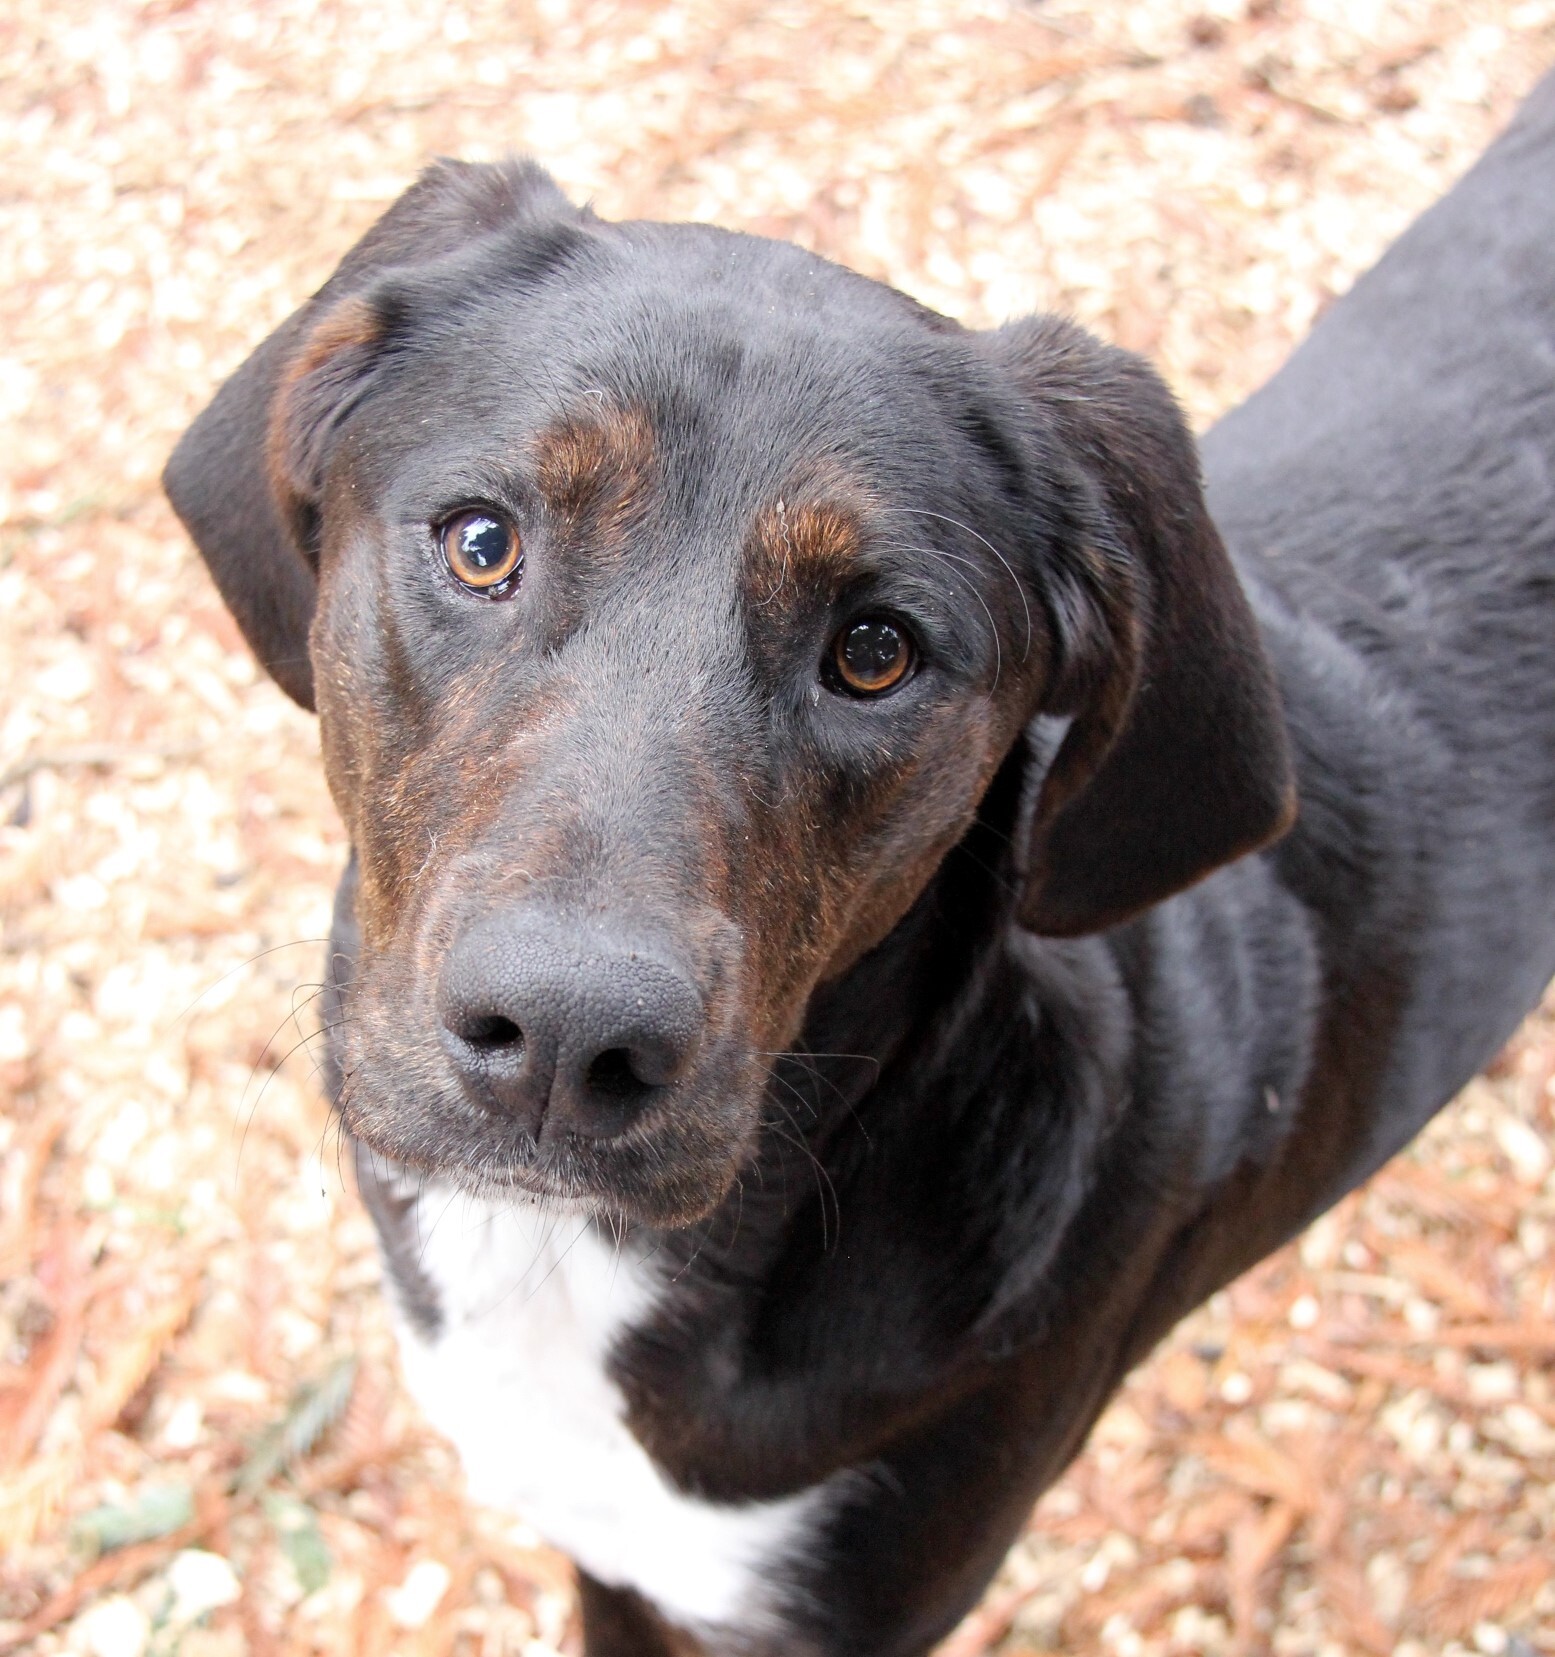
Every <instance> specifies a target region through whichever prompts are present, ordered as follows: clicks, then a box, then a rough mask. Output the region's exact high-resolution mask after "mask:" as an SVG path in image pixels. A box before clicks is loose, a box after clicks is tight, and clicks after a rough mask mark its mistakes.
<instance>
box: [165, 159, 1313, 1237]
mask: <svg viewBox="0 0 1555 1657" xmlns="http://www.w3.org/2000/svg"><path fill="white" fill-rule="evenodd" d="M168 484H169V490H170V493H171V494H172V496H173V499H174V502H175V504H176V505H177V506H178V508H179V510H180V512H181V513H182V515H183V516H184V518H185V521H186V522H188V523H189V525H190V527H191V529H192V530H193V532H194V533H195V536H196V539H197V540H198V541H199V543H200V545H201V548H202V550H203V551H204V552H205V554H206V556H207V558H208V560H209V561H210V563H211V565H212V568H213V570H214V572H215V573H216V575H217V578H218V580H219V581H220V582H221V584H222V587H223V591H224V593H225V594H226V596H227V598H228V600H229V602H230V603H231V604H232V605H233V608H234V610H235V612H236V613H237V615H238V617H239V620H240V621H241V622H242V623H243V625H244V627H245V630H246V631H247V632H248V634H249V636H250V638H251V640H253V642H254V643H255V645H256V648H257V649H258V650H259V653H260V655H261V656H262V658H263V659H265V660H266V662H267V664H269V665H270V666H271V667H272V670H273V671H275V672H276V674H277V677H278V678H280V679H281V680H282V683H283V684H286V685H287V687H288V688H289V689H291V690H292V691H293V693H294V694H297V695H298V696H299V699H304V700H306V699H310V698H311V699H313V700H315V701H316V705H317V708H318V711H319V713H320V715H321V718H322V729H323V743H324V754H325V763H326V768H327V771H328V775H329V780H330V785H331V788H332V790H333V792H334V794H335V798H336V800H337V802H338V803H339V806H340V809H341V812H342V814H343V816H344V819H345V822H346V825H347V828H348V830H349V832H350V835H351V839H352V842H353V844H354V846H355V848H356V850H357V854H358V859H359V868H360V874H359V881H358V887H357V893H356V913H357V919H358V922H359V925H360V933H361V944H360V950H359V954H358V958H357V960H356V963H355V979H354V984H353V988H352V993H351V999H350V1007H349V1017H348V1019H347V1021H346V1029H345V1032H344V1043H343V1047H344V1054H345V1070H346V1072H347V1077H348V1082H347V1087H346V1090H345V1094H344V1098H343V1101H342V1108H343V1110H344V1113H345V1118H346V1125H347V1126H348V1128H349V1129H350V1130H351V1132H352V1133H354V1134H356V1135H357V1136H358V1137H360V1138H361V1139H363V1140H364V1141H366V1142H367V1143H368V1144H369V1145H371V1146H373V1147H374V1148H375V1149H377V1150H379V1151H382V1152H383V1153H385V1154H387V1155H389V1156H392V1157H394V1158H396V1159H397V1160H399V1161H402V1162H405V1163H408V1164H410V1165H412V1166H415V1167H420V1168H424V1169H436V1170H438V1171H440V1172H443V1173H445V1174H447V1175H450V1176H451V1177H454V1178H457V1179H462V1180H464V1181H465V1182H467V1183H470V1184H472V1185H477V1186H480V1187H483V1188H487V1189H490V1188H493V1187H495V1188H500V1189H515V1188H516V1189H521V1190H525V1191H531V1192H535V1193H538V1194H541V1195H544V1196H548V1197H555V1198H567V1199H572V1200H581V1201H583V1202H585V1203H588V1204H593V1205H596V1206H599V1207H602V1208H608V1209H610V1210H613V1211H621V1212H625V1213H626V1214H628V1215H630V1216H632V1217H634V1218H639V1219H643V1220H647V1221H650V1222H653V1223H658V1224H681V1223H685V1222H687V1221H689V1220H691V1219H693V1218H695V1217H696V1216H698V1215H699V1214H701V1213H703V1212H705V1211H706V1210H707V1209H708V1208H710V1207H711V1206H712V1205H713V1204H714V1203H716V1202H717V1201H718V1200H719V1198H720V1197H721V1196H722V1195H723V1193H724V1192H725V1190H726V1189H727V1188H728V1186H729V1184H730V1182H731V1181H732V1180H733V1178H734V1177H735V1175H736V1174H737V1172H738V1170H739V1168H740V1166H741V1164H742V1162H743V1161H744V1160H745V1159H746V1158H747V1157H748V1156H749V1154H750V1152H751V1148H752V1144H753V1140H754V1136H755V1135H756V1132H757V1130H758V1127H759V1125H760V1122H761V1119H762V1100H763V1095H764V1091H765V1088H766V1085H767V1080H768V1075H769V1071H770V1067H771V1064H772V1061H773V1059H774V1058H775V1057H776V1055H777V1054H778V1053H780V1052H781V1051H782V1050H783V1049H785V1048H787V1047H788V1046H790V1045H791V1044H792V1043H793V1042H794V1041H795V1039H796V1038H797V1035H798V1032H799V1030H800V1027H801V1025H802V1023H803V1020H804V1015H805V1010H806V1007H807V1005H808V1003H809V1000H810V997H811V994H812V992H813V991H814V989H815V987H816V986H817V984H819V983H821V982H823V981H827V980H834V979H836V978H838V977H839V976H841V975H844V974H846V973H847V971H848V969H849V968H850V967H851V966H852V965H853V964H854V963H855V962H856V961H857V960H858V959H859V958H860V956H862V955H863V954H864V953H866V952H867V951H869V950H870V949H872V948H873V947H875V946H876V945H877V944H879V943H880V942H881V940H882V939H884V938H885V937H886V936H887V934H888V933H889V932H890V931H891V930H892V928H893V927H894V926H895V925H896V924H897V923H898V921H899V920H900V919H901V918H902V916H903V915H904V914H905V913H906V911H907V910H908V909H909V908H910V907H911V905H912V904H913V902H914V901H915V899H916V898H917V897H918V896H919V894H920V893H921V892H922V891H923V890H924V888H925V886H926V885H927V884H928V882H929V881H930V880H931V879H932V877H933V874H934V871H935V870H936V869H937V867H938V866H939V864H940V862H941V861H942V859H943V858H944V856H945V855H946V853H947V851H948V850H949V849H950V848H951V847H952V846H953V845H955V843H956V842H957V841H958V840H959V839H960V838H961V836H962V835H963V834H964V833H965V832H966V830H967V828H968V827H969V825H970V824H971V823H972V821H973V819H974V817H975V815H976V813H977V810H978V806H979V802H980V801H981V799H982V797H983V795H984V792H985V790H986V789H987V786H988V784H989V781H990V779H991V778H992V776H993V774H994V772H995V771H996V770H997V769H998V768H999V766H1000V765H1001V764H1002V763H1003V762H1004V760H1005V758H1006V756H1007V755H1008V754H1009V753H1010V751H1011V749H1012V747H1013V745H1015V744H1016V743H1017V742H1018V741H1019V740H1020V737H1021V733H1022V731H1023V729H1024V728H1025V726H1026V725H1027V723H1028V722H1029V721H1030V720H1031V719H1032V718H1033V717H1034V716H1035V715H1037V714H1039V713H1043V714H1048V715H1051V716H1055V717H1057V718H1060V719H1064V720H1067V721H1068V722H1069V725H1068V735H1067V737H1066V738H1065V741H1064V744H1063V746H1062V748H1061V749H1060V751H1059V754H1058V757H1057V759H1056V761H1055V762H1054V763H1053V765H1052V767H1051V769H1050V770H1049V771H1048V772H1047V774H1046V776H1045V777H1044V778H1041V779H1035V780H1034V787H1033V790H1032V805H1031V812H1030V817H1031V821H1030V825H1029V828H1028V830H1027V832H1028V834H1029V836H1030V840H1029V845H1028V846H1027V848H1026V864H1027V867H1026V870H1025V873H1026V879H1027V883H1028V884H1027V889H1026V894H1025V898H1024V901H1023V914H1022V918H1023V920H1024V921H1025V922H1026V924H1028V925H1030V926H1032V927H1033V928H1034V929H1038V930H1052V931H1063V932H1073V931H1080V930H1085V929H1087V928H1089V927H1093V926H1096V925H1102V924H1107V923H1108V922H1110V921H1113V920H1116V919H1118V918H1120V917H1122V916H1124V915H1126V914H1128V913H1132V912H1134V911H1135V910H1137V909H1138V908H1140V907H1142V906H1143V904H1145V903H1148V902H1150V901H1153V900H1154V899H1155V898H1157V897H1160V896H1163V895H1165V894H1166V893H1168V892H1170V891H1172V890H1175V889H1177V888H1178V887H1180V886H1181V885H1183V884H1186V883H1187V882H1188V881H1189V880H1192V879H1195V878H1197V877H1198V876H1199V875H1200V874H1202V873H1204V872H1206V871H1207V870H1208V869H1209V868H1211V867H1213V866H1215V865H1216V864H1217V863H1219V862H1221V861H1223V860H1224V859H1225V858H1226V857H1228V856H1232V855H1235V854H1236V853H1238V852H1240V851H1242V850H1246V849H1248V848H1249V847H1250V846H1252V845H1255V844H1258V843H1261V842H1262V841H1263V840H1265V839H1266V838H1268V837H1269V836H1270V835H1271V834H1272V833H1274V832H1277V831H1278V829H1279V827H1281V826H1282V824H1283V821H1284V819H1285V817H1286V815H1287V812H1288V805H1287V799H1288V781H1287V775H1286V771H1285V761H1284V752H1283V746H1282V742H1281V734H1280V724H1279V717H1278V711H1277V708H1276V707H1275V705H1274V702H1273V697H1272V693H1271V691H1270V688H1269V684H1268V679H1267V671H1266V669H1265V667H1264V664H1263V662H1262V658H1261V655H1260V653H1259V651H1258V647H1257V642H1256V637H1255V635H1253V633H1252V631H1251V624H1250V622H1249V621H1248V618H1247V616H1246V611H1245V606H1244V605H1243V604H1242V601H1241V596H1240V593H1239V591H1238V590H1237V588H1236V586H1235V582H1234V578H1232V577H1231V576H1230V573H1229V570H1228V568H1227V567H1226V565H1225V561H1224V555H1223V553H1222V552H1221V551H1220V549H1219V545H1218V542H1217V541H1216V539H1215V537H1214V533H1213V530H1212V528H1211V527H1210V526H1209V524H1208V521H1207V519H1206V518H1205V516H1204V513H1203V507H1202V502H1201V501H1200V500H1199V498H1198V493H1197V482H1196V477H1195V475H1194V468H1193V460H1192V453H1191V447H1190V446H1189V445H1188V443H1187V440H1186V438H1185V436H1184V434H1183V433H1182V430H1181V426H1180V422H1179V421H1178V420H1177V418H1176V416H1175V411H1174V410H1173V409H1172V408H1171V405H1170V401H1169V399H1168V398H1166V397H1165V395H1164V393H1163V392H1162V391H1161V389H1160V388H1159V385H1158V383H1157V382H1155V381H1154V380H1153V378H1152V377H1150V376H1149V375H1148V372H1147V371H1145V370H1143V369H1142V368H1140V367H1139V365H1137V364H1136V363H1134V362H1133V361H1132V360H1131V359H1127V358H1124V357H1122V356H1121V355H1120V354H1118V353H1109V352H1106V351H1104V350H1103V349H1102V348H1099V347H1096V346H1094V345H1093V344H1091V343H1090V342H1089V341H1086V340H1085V339H1084V338H1083V336H1081V335H1079V334H1078V333H1077V332H1076V331H1075V330H1072V329H1070V328H1068V327H1066V326H1064V325H1061V324H1051V323H1049V324H1031V325H1025V326H1022V327H1017V328H1014V329H1011V330H1007V331H1005V332H1003V333H1001V334H997V335H993V336H978V335H974V334H970V333H967V332H966V331H964V330H962V329H960V328H957V327H956V326H955V325H953V324H951V323H948V322H946V321H944V320H943V319H941V318H938V317H935V316H933V315H932V314H930V313H927V312H925V311H923V310H922V309H921V308H920V307H918V306H916V305H914V304H913V303H912V302H910V301H908V300H906V299H905V298H903V297H902V296H900V295H898V294H896V293H895V292H893V291H892V290H890V289H887V288H883V287H881V286H879V285H877V284H874V283H871V282H867V281H865V280H863V279H862V278H859V277H856V276H854V275H852V274H850V273H848V272H846V271H843V270H841V269H838V268H837V267H834V266H831V265H828V264H826V263H824V262H822V261H820V260H818V259H815V258H813V257H811V256H809V255H806V254H803V253H801V252H799V251H797V250H795V249H792V248H788V247H784V246H781V245H779V244H773V243H767V242H762V241H759V240H756V239H754V238H746V237H738V236H732V235H727V234H724V233H721V232H717V231H712V230H707V229H701V228H696V227H687V226H652V225H627V226H619V227H615V226H605V225H602V224H599V223H598V222H597V221H594V220H592V219H590V218H588V217H587V216H585V215H580V214H578V213H576V212H574V211H573V210H572V209H570V208H568V207H567V206H566V204H565V203H563V202H562V201H561V200H560V198H559V197H558V196H557V195H556V193H555V192H554V189H553V188H552V187H551V186H550V185H549V183H548V181H545V180H544V178H543V175H540V174H538V173H536V172H534V171H533V170H532V169H516V168H507V169H458V168H444V169H441V170H439V171H437V172H434V173H433V174H431V175H429V176H428V178H426V179H425V180H423V182H422V184H420V185H419V186H418V187H417V189H416V190H414V191H412V192H411V193H410V194H409V195H408V196H407V197H406V198H404V199H403V200H402V202H401V203H400V204H399V205H398V206H397V207H396V208H395V209H394V210H393V211H391V213H390V214H389V215H388V216H387V217H386V218H385V220H384V221H382V222H381V223H380V225H379V226H378V227H376V229H375V230H374V231H373V232H372V233H370V235H369V236H368V237H367V238H366V240H365V241H364V242H363V243H362V244H361V245H360V246H359V247H358V249H356V250H355V251H354V252H353V254H352V255H351V257H350V258H349V259H348V260H347V261H346V263H345V264H344V265H343V266H342V269H341V271H340V273H339V274H338V275H337V276H336V278H335V279H334V281H333V282H332V283H331V285H330V287H329V288H326V289H325V290H324V292H323V293H322V294H321V295H320V296H319V298H318V299H317V300H315V301H314V302H313V305H312V306H310V307H309V308H308V309H307V310H305V311H304V312H302V313H299V315H298V317H296V318H294V319H293V320H292V322H291V323H289V324H287V326H286V328H285V329H283V330H282V331H281V333H280V334H278V335H277V336H275V337H274V338H273V339H272V340H271V341H269V342H267V344H266V345H265V346H264V347H262V348H261V350H260V351H259V352H258V353H256V355H255V357H254V358H253V359H252V360H251V362H250V363H249V364H248V365H247V366H246V367H245V368H244V369H243V370H242V371H240V373H239V375H238V376H236V377H235V379H234V380H233V381H232V382H230V383H229V386H228V387H227V388H226V389H225V390H224V391H223V393H222V396H221V397H220V398H218V400H217V402H216V404H215V405H213V408H212V410H211V411H209V412H208V413H207V415H206V416H204V417H203V418H202V421H201V422H200V423H198V424H197V425H196V426H195V427H194V428H193V430H192V431H191V433H190V435H189V437H187V438H186V439H185V441H184V444H183V445H182V446H181V447H180V450H179V453H178V455H177V456H175V458H174V461H173V463H172V465H171V466H170V468H169V474H168ZM310 613H311V628H310V631H309V633H308V638H307V646H306V656H307V661H306V662H304V661H302V660H301V659H300V658H301V657H302V655H303V649H302V645H303V640H302V636H301V635H302V629H303V627H304V626H305V625H306V624H307V623H308V619H309V616H310ZM1131 752H1132V754H1133V757H1132V759H1131ZM1120 768H1121V773H1124V774H1120ZM1130 771H1132V772H1133V773H1134V774H1133V775H1132V776H1130V775H1128V774H1126V773H1129V772H1130ZM1141 801H1143V805H1144V809H1145V810H1146V811H1147V812H1148V813H1150V814H1151V815H1150V816H1149V820H1148V821H1144V822H1139V821H1136V820H1134V816H1133V814H1134V813H1136V812H1137V811H1138V810H1139V809H1140V802H1141Z"/></svg>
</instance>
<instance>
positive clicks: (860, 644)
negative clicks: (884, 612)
mask: <svg viewBox="0 0 1555 1657" xmlns="http://www.w3.org/2000/svg"><path fill="white" fill-rule="evenodd" d="M913 660H914V655H913V647H912V640H911V638H910V637H909V636H908V634H907V632H906V630H905V629H903V628H901V627H899V626H898V625H897V624H896V623H895V622H894V621H892V620H891V619H890V618H889V617H888V616H860V617H859V619H858V620H857V621H851V622H849V623H848V625H847V626H846V627H844V628H843V629H842V631H841V632H840V633H839V634H838V635H837V636H836V638H834V639H833V640H832V644H831V653H830V656H829V658H828V660H827V661H826V663H825V673H824V677H825V679H826V681H827V683H828V684H829V685H830V686H831V688H832V689H833V690H841V691H847V692H848V693H850V694H851V695H854V696H883V695H885V693H886V692H887V691H888V690H895V689H896V687H897V686H898V685H899V684H901V683H902V681H903V680H904V679H905V678H906V677H907V675H908V674H909V673H910V672H911V671H912V666H913Z"/></svg>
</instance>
